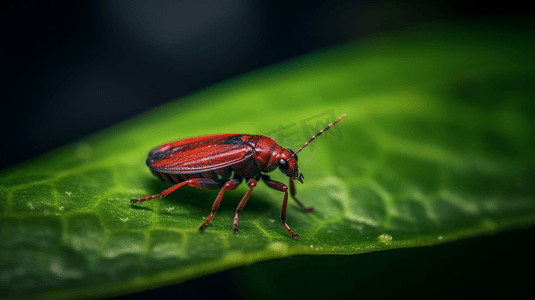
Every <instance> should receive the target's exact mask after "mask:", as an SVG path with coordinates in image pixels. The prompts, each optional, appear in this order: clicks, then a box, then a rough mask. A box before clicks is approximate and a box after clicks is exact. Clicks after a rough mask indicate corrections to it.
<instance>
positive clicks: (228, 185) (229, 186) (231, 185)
mask: <svg viewBox="0 0 535 300" xmlns="http://www.w3.org/2000/svg"><path fill="white" fill-rule="evenodd" d="M241 181H242V177H241V176H236V175H235V176H234V178H233V179H230V180H227V181H226V182H224V183H222V185H223V188H222V189H221V191H220V192H219V195H217V198H216V199H215V202H214V205H213V206H212V212H211V213H210V215H209V216H208V218H207V219H206V221H204V223H202V225H201V227H199V231H201V232H203V231H204V228H205V227H206V225H208V223H210V221H212V218H213V217H214V215H215V213H216V212H217V210H218V209H219V203H220V202H221V199H222V198H223V194H225V191H226V190H233V189H235V188H237V187H238V185H240V183H241ZM242 201H243V200H242ZM244 204H245V203H244Z"/></svg>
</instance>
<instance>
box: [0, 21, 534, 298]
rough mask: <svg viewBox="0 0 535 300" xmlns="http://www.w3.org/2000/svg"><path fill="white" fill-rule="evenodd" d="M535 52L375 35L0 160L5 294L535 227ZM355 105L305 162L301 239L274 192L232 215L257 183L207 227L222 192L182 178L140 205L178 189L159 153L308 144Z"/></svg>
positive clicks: (104, 290) (520, 44)
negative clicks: (198, 143) (256, 138)
mask: <svg viewBox="0 0 535 300" xmlns="http://www.w3.org/2000/svg"><path fill="white" fill-rule="evenodd" d="M534 48H535V41H534V38H533V36H532V35H531V34H530V33H529V31H527V30H526V31H522V30H519V29H518V28H510V29H504V28H503V27H500V28H498V27H486V28H485V29H481V28H470V27H468V26H464V27H449V28H442V29H437V28H428V29H426V30H420V31H417V32H412V33H404V34H395V35H389V36H384V37H380V38H379V37H378V38H375V39H370V40H368V41H366V42H361V43H354V44H348V45H344V46H339V47H335V48H332V49H327V50H324V51H322V52H318V53H315V54H312V55H309V56H305V57H302V58H299V59H295V60H292V61H289V62H286V63H284V64H281V65H277V66H274V67H271V68H267V69H263V70H259V71H257V72H254V73H251V74H247V75H245V76H242V77H240V78H237V79H234V80H230V81H227V82H224V83H222V84H219V85H216V86H213V87H211V88H208V89H205V90H203V91H200V92H198V93H196V94H193V95H190V96H188V97H185V98H183V99H180V101H175V102H172V103H169V104H167V105H164V106H162V107H160V108H157V109H155V110H152V111H150V112H147V113H145V114H143V115H141V116H139V117H136V118H134V119H132V120H130V121H128V122H125V123H122V124H119V125H117V126H114V127H112V128H109V129H107V130H104V131H102V132H99V133H97V134H94V135H92V136H90V137H87V138H84V139H82V140H80V141H77V142H75V143H73V144H71V145H68V146H65V147H63V148H61V149H59V150H57V151H54V152H52V153H49V154H47V155H44V156H42V157H39V158H37V159H34V160H31V161H28V162H26V163H24V164H21V165H18V166H16V167H14V168H10V169H7V170H3V171H2V172H1V173H0V197H1V201H0V240H1V244H0V297H2V298H5V297H9V296H12V297H30V296H33V295H41V297H44V298H58V297H60V298H72V297H95V296H108V295H117V294H121V293H130V292H134V291H138V290H144V289H149V288H153V287H157V286H162V285H165V284H171V283H177V282H182V281H185V280H188V279H191V278H195V277H198V276H202V275H205V274H209V273H214V272H218V271H221V270H225V269H229V268H232V267H236V266H241V265H246V264H251V263H254V262H257V261H262V260H268V259H272V258H279V257H288V256H291V255H296V254H356V253H364V252H370V251H377V250H384V249H392V248H401V247H415V246H422V245H433V244H438V243H444V242H447V241H453V240H458V239H462V238H467V237H471V236H477V235H482V234H489V233H494V232H498V231H503V230H506V229H511V228H520V227H525V226H531V225H533V223H534V222H535V197H534V195H535V185H534V184H533V183H534V182H535V173H534V172H533V170H535V156H533V153H534V150H535V132H534V131H535V124H534V119H533V106H532V103H531V100H532V99H533V98H534V93H533V88H532V87H533V86H535V82H534V81H535V80H534V78H535V76H533V75H534V74H533V62H534V60H533V58H534V57H533V56H534V55H533V53H535V49H534ZM344 113H345V114H346V115H347V118H345V119H344V120H343V121H342V122H340V124H338V125H336V126H337V127H333V128H332V129H331V130H329V131H328V132H326V133H325V134H324V135H323V136H322V137H319V138H318V139H317V140H315V141H314V142H313V144H311V146H310V147H308V148H306V149H304V150H303V151H302V152H301V153H300V154H299V166H300V171H301V172H302V173H303V174H304V175H305V182H304V184H298V186H297V197H298V198H299V199H300V200H301V201H302V202H303V203H304V204H305V205H309V206H314V207H315V208H316V211H315V212H313V213H305V212H303V211H301V210H300V209H299V207H298V206H297V205H295V203H294V202H293V201H292V200H291V199H290V205H289V207H288V216H287V222H288V224H289V225H290V226H291V227H292V229H293V230H294V231H295V232H296V233H298V234H300V235H301V239H300V240H299V241H296V240H293V239H292V238H291V237H290V236H289V234H288V232H287V231H286V229H285V228H284V227H283V225H282V224H281V223H280V220H279V214H280V207H281V202H282V197H283V194H282V193H280V192H277V191H273V190H270V189H268V188H267V187H266V186H265V185H263V184H259V186H258V187H257V188H256V189H255V190H254V191H253V193H252V196H251V198H250V200H249V202H248V203H247V206H246V207H245V209H244V210H243V211H242V212H241V213H240V234H239V235H235V234H233V232H232V222H233V218H234V210H235V208H236V206H237V204H238V203H239V201H240V199H241V198H242V197H243V195H244V194H245V193H246V191H247V190H248V188H247V186H245V185H242V186H240V187H239V188H238V189H236V190H233V191H228V192H227V193H226V194H225V197H224V199H223V201H222V204H221V206H220V208H219V211H218V213H217V215H216V216H215V218H214V219H213V221H212V223H211V224H210V225H209V226H208V227H207V228H206V231H205V233H204V234H200V233H199V232H198V227H199V226H200V225H201V223H202V222H203V220H204V219H203V218H205V217H207V216H208V214H209V212H210V208H211V205H212V203H213V200H214V199H215V197H216V195H217V193H218V192H217V191H206V190H198V189H192V188H189V187H184V188H180V189H179V190H177V191H176V192H174V193H173V194H171V195H169V196H168V197H166V198H165V199H158V200H153V201H150V202H147V203H142V204H139V205H134V206H132V205H130V204H129V199H130V198H134V197H144V196H149V195H153V194H157V193H160V192H161V191H162V190H164V189H166V188H167V187H169V186H170V185H169V184H168V183H165V182H161V181H159V180H157V179H156V178H155V177H154V176H152V175H151V174H150V172H149V170H148V168H147V167H146V165H145V159H146V156H147V153H148V151H150V150H151V149H152V148H153V147H154V146H156V145H159V144H162V143H164V142H168V141H172V140H176V139H181V138H185V137H191V136H197V135H203V134H211V133H233V132H237V133H251V134H268V133H270V132H271V133H272V137H274V138H275V139H276V140H277V141H278V142H279V143H280V144H281V145H282V146H285V147H289V146H291V147H294V145H296V146H297V147H299V146H300V145H302V144H303V143H304V142H305V141H306V140H307V139H308V138H309V137H310V135H311V134H313V133H315V131H316V129H318V128H321V126H322V124H323V125H325V123H326V119H327V118H328V117H329V116H331V115H332V116H339V115H341V114H344ZM303 124H304V125H306V126H304V127H303ZM285 126H290V127H289V128H288V129H285V130H283V131H282V134H280V132H279V133H276V132H274V131H276V130H278V129H279V127H285ZM312 128H314V129H312ZM335 128H337V129H335ZM285 135H286V136H285ZM294 150H295V148H294ZM271 176H272V178H273V179H275V180H281V181H284V182H286V180H287V179H286V178H285V176H284V175H282V174H281V173H280V172H279V171H274V172H273V173H272V175H271Z"/></svg>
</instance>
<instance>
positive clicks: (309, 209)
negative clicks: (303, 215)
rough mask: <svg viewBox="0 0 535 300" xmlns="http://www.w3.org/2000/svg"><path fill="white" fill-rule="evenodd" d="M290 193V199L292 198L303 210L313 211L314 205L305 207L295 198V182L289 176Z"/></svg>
mask: <svg viewBox="0 0 535 300" xmlns="http://www.w3.org/2000/svg"><path fill="white" fill-rule="evenodd" d="M290 195H292V199H294V201H295V202H297V204H298V205H299V206H300V207H301V208H302V209H303V210H304V211H314V207H305V206H304V205H303V204H302V203H301V202H299V200H297V198H295V184H294V180H293V179H292V178H290Z"/></svg>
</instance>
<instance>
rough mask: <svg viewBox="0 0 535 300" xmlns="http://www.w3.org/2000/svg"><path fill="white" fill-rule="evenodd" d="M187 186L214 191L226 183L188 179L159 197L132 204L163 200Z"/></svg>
mask: <svg viewBox="0 0 535 300" xmlns="http://www.w3.org/2000/svg"><path fill="white" fill-rule="evenodd" d="M185 185H188V186H191V187H196V188H201V189H206V190H213V189H218V188H221V187H222V186H224V185H225V182H221V181H218V180H214V179H208V178H191V179H188V180H186V181H182V182H181V183H179V184H175V185H173V186H172V187H170V188H168V189H166V190H165V191H163V192H162V193H161V194H157V195H153V196H149V197H145V198H138V199H130V203H132V204H134V203H136V202H140V203H141V202H145V201H149V200H152V199H155V198H163V197H165V196H167V195H169V194H171V193H172V192H174V191H175V190H177V189H178V188H180V187H183V186H185Z"/></svg>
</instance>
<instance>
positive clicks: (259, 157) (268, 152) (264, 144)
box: [254, 136, 284, 173]
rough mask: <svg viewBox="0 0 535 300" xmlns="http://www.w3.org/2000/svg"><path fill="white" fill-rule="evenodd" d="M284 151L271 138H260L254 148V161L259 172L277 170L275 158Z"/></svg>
mask: <svg viewBox="0 0 535 300" xmlns="http://www.w3.org/2000/svg"><path fill="white" fill-rule="evenodd" d="M283 150H284V148H283V147H281V146H279V145H278V144H277V142H275V141H274V140H273V139H272V138H269V137H267V136H260V138H259V139H258V141H257V142H256V145H255V148H254V151H255V153H254V159H255V161H256V165H257V166H258V169H259V170H260V171H261V172H264V173H267V172H271V171H273V170H275V169H276V168H277V158H278V157H279V155H280V154H281V153H282V151H283Z"/></svg>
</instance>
